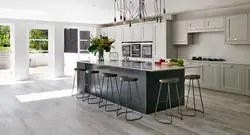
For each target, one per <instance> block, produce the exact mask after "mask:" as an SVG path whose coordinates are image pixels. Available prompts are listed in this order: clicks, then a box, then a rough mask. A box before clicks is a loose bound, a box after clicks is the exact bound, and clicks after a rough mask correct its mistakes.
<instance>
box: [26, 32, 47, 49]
mask: <svg viewBox="0 0 250 135" xmlns="http://www.w3.org/2000/svg"><path fill="white" fill-rule="evenodd" d="M29 42H30V45H29V48H30V51H31V52H38V53H39V52H40V53H44V52H45V53H46V52H48V30H45V29H32V30H30V33H29Z"/></svg>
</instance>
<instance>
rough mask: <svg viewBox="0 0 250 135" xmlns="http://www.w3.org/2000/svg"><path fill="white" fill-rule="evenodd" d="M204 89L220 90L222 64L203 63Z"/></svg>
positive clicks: (202, 80)
mask: <svg viewBox="0 0 250 135" xmlns="http://www.w3.org/2000/svg"><path fill="white" fill-rule="evenodd" d="M201 65H202V66H203V67H202V69H201V76H202V78H201V84H202V86H201V87H202V88H207V89H214V90H220V84H221V81H220V78H221V77H220V75H221V74H220V64H211V63H202V64H201Z"/></svg>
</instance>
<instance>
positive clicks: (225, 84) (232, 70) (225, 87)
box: [221, 64, 244, 94]
mask: <svg viewBox="0 0 250 135" xmlns="http://www.w3.org/2000/svg"><path fill="white" fill-rule="evenodd" d="M243 72H244V67H243V66H241V65H231V64H222V65H221V90H222V91H225V92H232V93H238V94H242V93H243Z"/></svg>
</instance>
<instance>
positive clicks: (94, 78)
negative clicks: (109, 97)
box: [82, 70, 102, 104]
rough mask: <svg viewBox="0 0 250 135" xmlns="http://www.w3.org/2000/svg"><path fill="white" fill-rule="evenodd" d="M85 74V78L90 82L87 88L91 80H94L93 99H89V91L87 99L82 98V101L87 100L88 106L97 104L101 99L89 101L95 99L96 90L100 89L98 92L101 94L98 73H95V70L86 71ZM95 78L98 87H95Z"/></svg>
mask: <svg viewBox="0 0 250 135" xmlns="http://www.w3.org/2000/svg"><path fill="white" fill-rule="evenodd" d="M86 74H87V75H88V76H87V78H89V79H88V80H89V81H90V82H88V86H90V84H91V83H92V80H94V88H95V91H94V93H93V95H94V96H95V97H91V96H90V91H89V95H88V97H87V98H83V99H82V101H86V100H87V101H88V104H99V103H100V102H101V101H102V99H101V98H100V99H99V101H96V102H90V100H92V99H97V90H96V89H100V92H101V93H102V89H101V85H100V78H99V71H97V70H86ZM89 76H90V77H89ZM96 78H97V80H98V86H99V87H97V85H96ZM89 88H90V87H89ZM90 89H91V88H90Z"/></svg>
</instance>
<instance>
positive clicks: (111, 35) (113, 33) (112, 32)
mask: <svg viewBox="0 0 250 135" xmlns="http://www.w3.org/2000/svg"><path fill="white" fill-rule="evenodd" d="M108 36H109V38H112V39H114V40H116V28H110V29H109V30H108ZM116 45H117V42H114V43H113V44H112V46H114V48H111V51H112V52H113V51H116Z"/></svg>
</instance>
